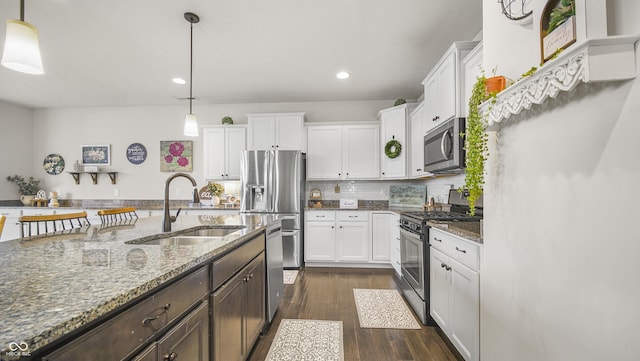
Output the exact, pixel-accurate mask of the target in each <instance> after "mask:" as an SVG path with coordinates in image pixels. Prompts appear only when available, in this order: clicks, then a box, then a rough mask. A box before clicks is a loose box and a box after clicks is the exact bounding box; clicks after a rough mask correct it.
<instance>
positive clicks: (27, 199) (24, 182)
mask: <svg viewBox="0 0 640 361" xmlns="http://www.w3.org/2000/svg"><path fill="white" fill-rule="evenodd" d="M7 180H8V181H9V182H12V183H15V184H17V185H18V192H20V200H21V201H22V204H24V205H25V206H30V205H31V202H32V201H33V199H34V198H35V196H36V193H38V184H40V180H37V179H35V178H33V177H29V179H24V177H22V176H19V175H17V174H16V175H13V176H8V177H7Z"/></svg>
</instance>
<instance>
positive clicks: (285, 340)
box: [265, 319, 344, 361]
mask: <svg viewBox="0 0 640 361" xmlns="http://www.w3.org/2000/svg"><path fill="white" fill-rule="evenodd" d="M283 360H291V361H344V348H343V345H342V321H318V320H292V319H283V320H282V322H280V326H279V327H278V332H276V337H275V338H274V339H273V343H272V344H271V348H269V353H268V354H267V358H266V359H265V361H283Z"/></svg>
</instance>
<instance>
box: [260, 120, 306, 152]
mask: <svg viewBox="0 0 640 361" xmlns="http://www.w3.org/2000/svg"><path fill="white" fill-rule="evenodd" d="M248 119H249V144H248V146H249V149H251V150H267V149H274V150H275V149H278V150H303V149H304V147H303V125H304V113H264V114H249V115H248Z"/></svg>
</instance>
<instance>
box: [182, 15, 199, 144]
mask: <svg viewBox="0 0 640 361" xmlns="http://www.w3.org/2000/svg"><path fill="white" fill-rule="evenodd" d="M184 18H185V19H187V21H188V22H189V23H190V24H191V44H190V47H191V55H190V63H189V114H187V116H186V117H185V118H184V135H186V136H188V137H197V136H198V122H197V121H196V116H195V114H193V24H194V23H197V22H199V21H200V18H199V17H198V15H196V14H194V13H184Z"/></svg>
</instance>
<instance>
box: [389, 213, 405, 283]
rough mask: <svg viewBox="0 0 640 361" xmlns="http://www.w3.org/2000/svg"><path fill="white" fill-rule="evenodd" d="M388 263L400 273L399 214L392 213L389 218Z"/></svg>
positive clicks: (397, 273)
mask: <svg viewBox="0 0 640 361" xmlns="http://www.w3.org/2000/svg"><path fill="white" fill-rule="evenodd" d="M389 222H390V223H389V229H390V234H389V263H390V264H391V266H392V267H393V269H394V270H395V271H396V275H397V276H398V277H400V275H401V272H402V271H401V265H400V215H399V214H397V213H393V214H392V215H391V217H390V219H389Z"/></svg>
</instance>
